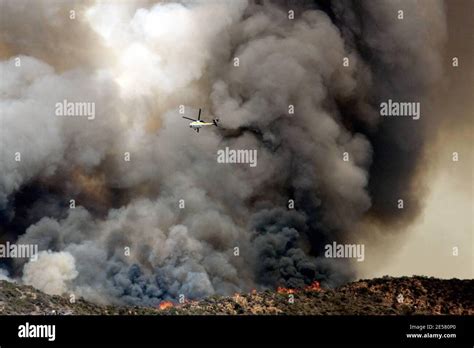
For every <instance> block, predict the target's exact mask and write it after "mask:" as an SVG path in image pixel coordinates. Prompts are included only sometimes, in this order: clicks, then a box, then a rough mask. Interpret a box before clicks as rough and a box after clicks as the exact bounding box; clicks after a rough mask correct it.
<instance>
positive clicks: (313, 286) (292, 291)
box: [277, 280, 321, 294]
mask: <svg viewBox="0 0 474 348" xmlns="http://www.w3.org/2000/svg"><path fill="white" fill-rule="evenodd" d="M303 290H304V291H320V290H321V285H320V284H319V282H318V281H317V280H315V281H314V282H312V283H311V284H310V285H308V286H305V287H304V288H303ZM298 291H299V290H298V289H292V288H284V287H282V286H279V287H278V288H277V292H278V293H279V294H296V293H297V292H298Z"/></svg>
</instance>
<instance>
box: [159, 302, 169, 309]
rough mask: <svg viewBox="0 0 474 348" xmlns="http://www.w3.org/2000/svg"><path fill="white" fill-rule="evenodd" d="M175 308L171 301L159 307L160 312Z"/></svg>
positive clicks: (162, 303)
mask: <svg viewBox="0 0 474 348" xmlns="http://www.w3.org/2000/svg"><path fill="white" fill-rule="evenodd" d="M171 307H173V302H170V301H163V302H161V303H160V304H159V305H158V308H159V309H160V310H163V309H167V308H171Z"/></svg>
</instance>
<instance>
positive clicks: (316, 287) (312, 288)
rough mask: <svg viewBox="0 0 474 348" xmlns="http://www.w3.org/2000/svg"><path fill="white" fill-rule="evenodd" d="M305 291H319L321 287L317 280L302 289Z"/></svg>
mask: <svg viewBox="0 0 474 348" xmlns="http://www.w3.org/2000/svg"><path fill="white" fill-rule="evenodd" d="M304 289H305V290H306V291H319V290H321V285H320V284H319V282H318V281H317V280H315V281H314V282H312V283H311V284H310V285H308V286H307V287H305V288H304Z"/></svg>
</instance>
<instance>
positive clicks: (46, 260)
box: [22, 251, 77, 295]
mask: <svg viewBox="0 0 474 348" xmlns="http://www.w3.org/2000/svg"><path fill="white" fill-rule="evenodd" d="M76 277H77V271H76V267H75V262H74V257H73V256H72V255H71V254H70V253H68V252H63V251H61V252H54V253H53V252H48V251H42V252H40V253H39V254H38V260H36V261H30V262H28V263H27V264H26V265H25V267H24V268H23V279H22V280H23V282H24V283H25V284H27V285H32V286H34V287H35V288H37V289H39V290H41V291H43V292H45V293H47V294H49V295H62V294H64V293H65V292H66V291H67V290H68V282H69V281H71V280H73V279H74V278H76Z"/></svg>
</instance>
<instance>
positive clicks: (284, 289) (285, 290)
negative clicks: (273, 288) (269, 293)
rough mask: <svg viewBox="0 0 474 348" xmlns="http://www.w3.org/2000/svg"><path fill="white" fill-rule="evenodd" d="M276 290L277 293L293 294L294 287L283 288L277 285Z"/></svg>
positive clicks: (294, 291)
mask: <svg viewBox="0 0 474 348" xmlns="http://www.w3.org/2000/svg"><path fill="white" fill-rule="evenodd" d="M277 292H278V293H279V294H295V293H296V289H291V288H284V287H282V286H279V287H278V288H277Z"/></svg>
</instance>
